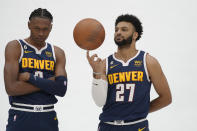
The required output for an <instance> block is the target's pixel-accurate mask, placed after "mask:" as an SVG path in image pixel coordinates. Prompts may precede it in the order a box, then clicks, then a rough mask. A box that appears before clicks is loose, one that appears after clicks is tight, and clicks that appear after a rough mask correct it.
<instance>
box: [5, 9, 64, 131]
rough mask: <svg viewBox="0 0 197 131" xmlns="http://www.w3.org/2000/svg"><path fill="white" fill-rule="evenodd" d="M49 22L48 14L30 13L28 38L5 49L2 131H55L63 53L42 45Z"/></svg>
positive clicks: (41, 10) (49, 14)
mask: <svg viewBox="0 0 197 131" xmlns="http://www.w3.org/2000/svg"><path fill="white" fill-rule="evenodd" d="M52 22H53V16H52V15H51V13H50V12H49V11H47V10H46V9H41V8H39V9H36V10H34V11H33V12H32V13H31V15H30V17H29V22H28V27H29V30H30V36H29V37H28V38H26V39H19V40H14V41H11V42H9V43H8V44H7V46H6V49H5V67H4V80H5V88H6V91H7V94H8V95H9V101H10V105H11V108H10V110H9V118H8V124H7V127H6V131H58V120H57V116H56V112H55V110H54V104H55V103H57V99H56V97H55V96H61V97H63V96H64V95H65V93H66V90H67V75H66V71H65V63H66V59H65V54H64V51H63V50H62V49H60V48H59V47H57V46H53V45H51V44H49V43H47V42H45V40H46V39H47V37H48V36H49V33H50V31H51V29H52Z"/></svg>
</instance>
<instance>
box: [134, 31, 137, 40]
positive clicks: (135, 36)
mask: <svg viewBox="0 0 197 131" xmlns="http://www.w3.org/2000/svg"><path fill="white" fill-rule="evenodd" d="M137 37H138V33H137V32H134V33H133V39H135V40H136V39H137Z"/></svg>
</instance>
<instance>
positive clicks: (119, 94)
mask: <svg viewBox="0 0 197 131" xmlns="http://www.w3.org/2000/svg"><path fill="white" fill-rule="evenodd" d="M125 86H126V90H130V92H129V99H128V101H129V102H132V101H133V95H134V91H135V84H117V85H116V101H117V102H120V101H124V92H125Z"/></svg>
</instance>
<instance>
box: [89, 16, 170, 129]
mask: <svg viewBox="0 0 197 131" xmlns="http://www.w3.org/2000/svg"><path fill="white" fill-rule="evenodd" d="M142 32H143V30H142V24H141V22H140V20H139V19H138V18H137V17H135V16H133V15H128V14H126V15H121V16H119V17H118V18H117V19H116V22H115V34H114V40H115V43H116V45H117V46H118V50H117V52H116V53H114V54H112V55H110V56H109V57H107V58H106V59H104V60H101V59H100V58H97V60H95V58H96V57H97V55H96V54H94V55H92V56H91V57H90V56H89V52H87V59H88V61H89V63H90V65H91V67H92V69H93V77H94V78H93V85H92V95H93V99H94V101H95V103H96V104H97V105H98V106H99V107H102V106H103V112H102V113H101V114H100V117H99V119H100V123H99V127H98V130H99V131H149V126H148V121H147V119H146V117H147V115H148V113H150V112H154V111H157V110H159V109H161V108H163V107H165V106H167V105H169V104H170V103H171V99H172V98H171V92H170V89H169V86H168V82H167V80H166V77H165V76H164V73H163V71H162V69H161V67H160V64H159V62H158V61H157V60H156V59H155V58H154V57H153V56H151V55H149V54H148V53H146V52H144V51H141V50H137V49H136V41H138V40H139V39H140V38H141V35H142ZM152 83H153V86H154V89H155V90H156V92H157V93H158V95H159V96H158V97H157V98H156V99H154V100H152V101H151V102H150V88H151V84H152Z"/></svg>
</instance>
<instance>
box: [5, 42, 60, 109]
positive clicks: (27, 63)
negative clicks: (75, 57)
mask: <svg viewBox="0 0 197 131" xmlns="http://www.w3.org/2000/svg"><path fill="white" fill-rule="evenodd" d="M18 42H19V43H20V45H21V57H20V59H19V73H23V72H29V73H32V74H34V75H36V76H39V77H41V78H45V79H47V78H49V77H52V76H54V75H55V53H54V47H53V46H52V45H51V44H49V43H46V45H45V47H43V48H42V49H40V50H38V49H37V48H36V47H34V46H33V45H30V44H29V43H27V42H26V41H25V40H19V41H18ZM9 100H10V104H11V103H13V102H17V103H25V104H35V105H36V104H38V105H45V104H55V103H56V102H57V99H56V98H55V96H54V95H51V94H48V93H46V92H44V91H39V92H35V93H31V94H27V95H22V96H10V97H9Z"/></svg>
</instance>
